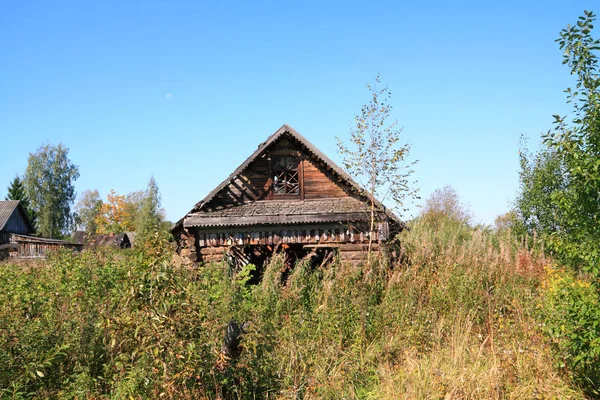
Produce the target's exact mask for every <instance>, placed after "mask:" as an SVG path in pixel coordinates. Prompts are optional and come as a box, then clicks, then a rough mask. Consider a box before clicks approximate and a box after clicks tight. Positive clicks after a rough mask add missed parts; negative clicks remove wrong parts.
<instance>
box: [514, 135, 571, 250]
mask: <svg viewBox="0 0 600 400" xmlns="http://www.w3.org/2000/svg"><path fill="white" fill-rule="evenodd" d="M519 159H520V164H521V170H520V172H519V181H520V188H519V189H520V190H519V194H518V196H517V198H516V200H515V208H516V210H517V212H518V217H519V220H520V222H521V223H520V227H519V228H520V231H519V233H520V234H522V235H529V237H539V238H542V239H547V238H548V237H549V236H550V235H552V234H553V233H556V232H557V231H558V230H559V227H561V226H562V223H561V222H560V221H561V219H562V218H561V217H562V213H561V209H560V207H559V206H558V205H557V204H556V202H555V201H554V198H555V196H556V194H557V193H558V192H560V191H562V190H564V189H565V188H566V187H567V186H568V185H567V179H566V175H565V170H564V164H563V162H562V159H561V157H560V155H559V154H558V153H557V152H556V151H555V150H554V149H552V148H547V147H545V148H542V149H540V150H539V151H538V152H537V153H535V154H532V153H530V152H529V151H528V150H527V149H526V146H525V143H524V140H523V143H522V145H521V150H520V151H519Z"/></svg>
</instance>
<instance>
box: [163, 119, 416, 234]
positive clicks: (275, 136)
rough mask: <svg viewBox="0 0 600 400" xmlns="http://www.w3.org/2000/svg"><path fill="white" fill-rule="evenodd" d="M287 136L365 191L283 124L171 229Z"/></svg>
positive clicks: (310, 144)
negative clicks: (282, 137) (281, 138)
mask: <svg viewBox="0 0 600 400" xmlns="http://www.w3.org/2000/svg"><path fill="white" fill-rule="evenodd" d="M286 133H287V134H289V135H290V136H291V137H292V138H293V139H295V140H296V141H298V142H299V143H300V144H301V145H302V146H303V147H305V148H306V149H307V150H308V152H309V153H312V155H313V156H314V157H316V158H318V159H320V160H321V161H322V162H323V163H324V164H325V165H327V166H328V167H329V168H330V169H331V170H332V171H333V172H334V173H335V174H337V175H339V176H340V177H341V178H342V179H343V180H345V181H346V182H347V183H348V184H349V185H350V186H351V187H352V188H354V189H355V190H356V191H357V192H358V193H359V194H360V193H364V192H365V190H364V189H363V188H362V187H361V186H360V185H359V184H358V183H357V182H356V181H355V180H354V179H353V178H352V177H351V176H350V175H349V174H348V173H347V172H346V171H344V170H343V169H342V168H341V167H340V166H338V165H337V164H336V163H335V162H333V161H332V160H331V159H330V158H329V157H327V156H326V155H325V154H324V153H323V152H321V151H320V150H319V149H318V148H317V147H316V146H315V145H313V144H312V143H311V142H310V141H309V140H308V139H306V138H305V137H304V136H302V135H301V134H300V133H299V132H298V131H296V130H295V129H294V128H292V127H291V126H290V125H288V124H283V125H282V126H281V127H280V128H279V129H277V130H276V131H275V132H274V133H272V134H271V135H270V136H269V137H268V138H267V139H266V140H265V141H264V142H262V143H261V144H260V145H259V146H258V148H257V149H256V150H255V151H254V152H253V153H252V154H251V155H250V156H249V157H248V158H247V159H246V160H245V161H244V162H242V164H240V166H238V167H237V168H236V169H235V170H234V171H233V172H232V173H231V174H230V175H229V176H228V177H227V178H226V179H225V180H224V181H223V182H221V183H220V184H219V185H218V186H217V187H216V188H214V189H213V190H212V191H211V192H210V193H209V194H208V195H207V196H206V197H205V198H204V199H202V200H200V201H199V202H198V203H196V205H194V207H193V208H192V209H191V210H190V211H189V212H188V213H187V214H186V215H185V216H184V217H183V218H181V219H180V220H179V221H177V223H175V226H174V228H173V229H176V228H177V227H178V226H180V225H181V226H183V220H184V219H185V218H186V217H187V216H188V215H190V214H192V213H194V212H197V211H200V210H201V209H202V207H203V206H204V205H205V204H207V203H208V202H210V201H211V200H213V199H214V198H215V197H216V196H217V194H218V193H219V192H220V191H221V190H223V189H224V188H225V187H226V186H227V185H228V184H229V183H230V182H231V181H232V180H233V179H235V177H236V176H237V175H239V174H240V173H242V172H243V171H244V170H245V169H246V168H247V167H248V166H249V165H250V164H251V163H252V162H253V161H254V160H256V158H257V157H258V156H260V155H261V154H262V153H263V152H264V151H265V150H266V149H267V148H268V147H269V146H270V145H272V144H273V143H275V142H276V141H277V140H279V138H280V137H281V136H283V135H284V134H286ZM375 204H376V207H377V208H379V209H380V210H381V211H383V212H385V213H386V215H388V217H390V218H391V219H393V220H395V221H396V222H397V223H399V224H400V225H402V226H406V225H405V224H404V222H402V221H401V220H400V219H399V218H398V217H397V216H396V215H395V214H394V213H393V212H391V211H390V210H388V209H387V207H385V206H384V205H383V204H382V203H381V202H379V201H378V200H377V199H375Z"/></svg>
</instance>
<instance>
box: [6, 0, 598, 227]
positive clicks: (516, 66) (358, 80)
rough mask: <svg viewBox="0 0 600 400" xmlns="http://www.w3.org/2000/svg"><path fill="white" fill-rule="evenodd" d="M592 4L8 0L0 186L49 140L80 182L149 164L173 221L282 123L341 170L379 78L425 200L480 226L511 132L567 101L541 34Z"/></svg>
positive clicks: (506, 161)
mask: <svg viewBox="0 0 600 400" xmlns="http://www.w3.org/2000/svg"><path fill="white" fill-rule="evenodd" d="M594 3H595V2H592V1H564V0H563V1H529V2H527V1H503V2H483V1H472V2H467V1H454V2H446V1H423V2H398V1H390V2H385V1H379V2H365V1H361V2H349V1H344V2H326V1H319V2H312V1H303V2H227V1H219V2H200V1H180V2H175V1H161V2H158V1H144V2H142V1H139V2H134V1H127V2H122V1H114V2H113V1H103V2H75V1H73V2H61V1H55V2H24V1H18V0H14V1H13V0H4V1H2V2H1V4H2V12H0V27H1V31H2V34H1V35H0V54H2V56H1V64H0V65H1V66H0V72H1V73H0V138H1V139H2V140H1V143H2V150H3V151H2V156H1V157H2V168H0V196H2V198H4V195H5V194H6V187H7V186H8V184H9V182H10V180H11V179H12V178H13V177H14V176H15V175H16V174H22V173H23V172H24V171H25V168H26V165H27V157H28V154H29V153H31V152H35V151H36V149H37V148H38V147H39V146H40V145H41V144H42V143H45V142H49V143H52V144H58V143H63V144H65V145H66V146H67V147H69V148H70V158H71V160H72V161H73V162H74V163H75V164H76V165H78V166H79V168H80V174H81V176H80V178H79V179H78V180H77V181H76V189H77V191H78V192H82V191H83V190H85V189H98V190H99V191H100V193H101V194H102V195H103V196H105V195H106V194H107V193H108V191H109V190H110V189H114V190H116V191H117V192H118V193H121V194H126V193H128V192H131V191H134V190H141V189H143V188H144V187H145V186H146V184H147V182H148V180H149V178H150V176H151V175H154V177H155V179H156V181H157V183H158V185H159V188H160V191H161V193H162V202H163V207H164V208H165V210H166V213H167V217H168V219H170V220H173V221H175V220H177V219H179V218H180V217H182V216H183V215H184V214H185V213H186V212H187V211H189V209H191V207H192V206H193V205H194V204H195V203H196V202H197V201H199V200H200V199H202V198H203V197H204V196H205V195H206V194H208V192H210V191H211V190H212V189H213V188H214V187H215V186H216V185H218V184H219V183H220V182H221V181H222V180H223V179H225V178H226V177H227V176H228V175H229V174H230V173H231V172H232V171H233V170H234V169H235V168H236V167H237V166H238V165H239V164H240V163H241V162H242V161H243V160H244V159H245V158H246V157H247V156H248V155H249V154H250V153H251V152H252V151H253V150H254V149H255V148H256V146H257V145H258V144H259V143H261V142H262V141H264V139H266V137H267V136H268V135H270V134H271V133H273V132H274V131H275V130H277V129H278V128H279V127H280V126H281V125H283V124H284V123H287V124H289V125H291V126H292V127H294V128H295V129H296V130H298V131H299V132H300V133H301V134H302V135H304V136H305V137H306V138H307V139H308V140H310V141H311V142H313V143H314V144H315V145H316V146H317V147H319V148H320V149H321V150H322V151H323V152H325V153H326V154H328V155H329V156H330V157H331V158H333V159H334V160H335V161H338V162H339V163H340V164H341V162H340V161H341V160H340V157H339V156H338V154H337V152H336V142H335V136H340V137H345V136H347V135H348V133H349V130H350V124H351V121H352V118H353V115H354V114H355V113H358V112H359V111H360V106H361V105H362V104H364V103H365V102H367V101H368V99H369V94H368V92H367V90H366V88H365V84H366V83H372V82H373V81H374V78H375V76H376V75H377V73H381V79H382V83H383V84H386V85H388V86H389V87H390V89H391V90H392V93H393V94H392V104H393V106H394V111H393V116H394V117H395V118H396V119H397V120H398V121H399V123H400V125H402V126H404V133H403V134H404V137H405V141H407V142H410V143H411V144H412V158H413V159H418V160H419V163H418V164H417V166H416V173H415V178H416V179H417V180H418V186H419V187H420V195H421V197H422V198H423V199H425V198H427V197H428V196H429V195H430V194H431V192H432V191H433V190H435V189H436V188H440V187H442V186H444V185H451V186H453V187H454V188H455V189H456V190H457V191H458V193H459V194H460V196H461V198H462V199H463V200H464V201H465V202H466V203H469V204H470V205H471V210H472V212H473V214H474V215H475V218H476V220H478V221H482V222H485V223H492V222H493V220H494V218H495V217H496V216H497V215H499V214H501V213H504V212H506V211H507V210H508V208H509V203H510V201H511V199H512V198H513V197H514V195H515V193H516V191H517V189H518V168H519V167H518V145H519V137H520V135H522V134H525V135H528V136H529V137H531V140H530V143H531V144H532V146H535V145H536V144H537V143H538V139H539V136H540V133H541V132H545V131H547V130H549V129H551V127H552V114H565V113H567V112H568V111H569V108H568V107H567V106H566V104H565V97H564V93H563V90H564V89H565V88H566V87H568V86H569V85H570V84H571V82H572V79H571V77H570V76H569V70H568V69H567V67H565V66H563V65H562V64H561V61H562V55H561V52H560V50H559V49H558V46H557V44H556V43H555V42H554V40H555V39H556V38H557V37H558V33H559V31H560V30H561V29H562V28H564V27H565V26H566V25H567V24H568V23H573V22H575V21H576V19H577V17H578V16H579V15H581V14H582V13H583V10H584V9H593V5H594ZM596 11H598V10H596ZM595 36H599V34H598V33H596V34H595ZM405 217H408V216H405Z"/></svg>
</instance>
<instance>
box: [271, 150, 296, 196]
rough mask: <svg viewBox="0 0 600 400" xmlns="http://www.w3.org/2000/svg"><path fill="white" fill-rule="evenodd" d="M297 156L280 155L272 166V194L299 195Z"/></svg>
mask: <svg viewBox="0 0 600 400" xmlns="http://www.w3.org/2000/svg"><path fill="white" fill-rule="evenodd" d="M298 165H299V160H298V157H294V156H282V157H280V158H279V159H278V160H277V162H276V163H275V165H274V166H273V195H275V196H282V195H291V196H299V195H300V178H299V175H298Z"/></svg>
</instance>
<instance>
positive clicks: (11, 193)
mask: <svg viewBox="0 0 600 400" xmlns="http://www.w3.org/2000/svg"><path fill="white" fill-rule="evenodd" d="M4 199H5V200H19V201H20V202H21V206H23V209H24V210H25V213H26V214H27V217H28V218H29V222H31V225H32V226H33V227H34V228H35V222H36V215H35V211H33V209H32V208H31V202H30V201H29V197H27V193H26V191H25V186H23V180H22V179H21V178H19V177H18V176H15V179H13V180H12V182H11V183H10V185H9V186H8V193H7V195H6V197H5V198H4Z"/></svg>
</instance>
